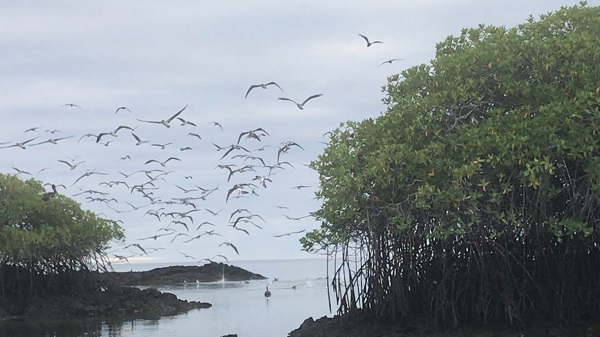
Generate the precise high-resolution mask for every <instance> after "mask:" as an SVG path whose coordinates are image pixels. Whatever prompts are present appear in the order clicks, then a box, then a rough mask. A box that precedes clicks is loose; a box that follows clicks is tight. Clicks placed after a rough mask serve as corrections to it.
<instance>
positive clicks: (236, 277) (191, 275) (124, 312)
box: [0, 263, 266, 321]
mask: <svg viewBox="0 0 600 337" xmlns="http://www.w3.org/2000/svg"><path fill="white" fill-rule="evenodd" d="M223 275H225V277H226V279H227V280H229V281H247V280H260V279H266V277H264V276H262V275H259V274H255V273H252V272H249V271H247V270H244V269H242V268H239V267H235V266H230V265H226V264H223V263H209V264H206V265H204V266H172V267H165V268H157V269H153V270H150V271H144V272H105V273H94V278H95V279H96V280H97V282H98V284H99V285H100V287H99V290H98V291H90V292H88V293H85V294H72V293H66V294H65V293H61V294H56V295H53V296H41V297H40V296H37V297H32V298H31V299H28V300H22V299H21V300H17V299H11V298H10V297H8V298H7V299H6V300H4V301H3V303H2V305H1V306H0V321H3V320H19V321H21V320H30V319H35V318H40V317H43V318H53V317H56V318H68V317H109V316H110V317H128V318H149V317H161V316H172V315H177V314H181V313H185V312H188V311H190V310H192V309H206V308H210V307H211V306H212V305H211V304H210V303H205V302H199V301H187V300H182V299H179V298H177V296H175V295H174V294H171V293H166V292H165V293H163V292H160V291H158V290H156V289H154V288H146V287H152V286H160V285H174V284H184V283H186V282H196V280H198V282H215V281H219V280H221V279H223ZM137 286H141V287H144V289H140V288H138V287H137Z"/></svg>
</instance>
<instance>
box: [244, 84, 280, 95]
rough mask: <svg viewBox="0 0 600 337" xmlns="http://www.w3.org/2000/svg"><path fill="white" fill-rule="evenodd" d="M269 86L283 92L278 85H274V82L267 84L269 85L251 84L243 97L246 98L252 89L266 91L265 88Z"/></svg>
mask: <svg viewBox="0 0 600 337" xmlns="http://www.w3.org/2000/svg"><path fill="white" fill-rule="evenodd" d="M269 85H274V86H276V87H277V88H279V90H281V91H283V89H281V87H280V86H279V84H277V83H275V82H269V83H263V84H253V85H251V86H250V88H248V91H246V96H244V98H246V97H248V94H249V93H250V91H252V89H254V88H263V89H267V86H269Z"/></svg>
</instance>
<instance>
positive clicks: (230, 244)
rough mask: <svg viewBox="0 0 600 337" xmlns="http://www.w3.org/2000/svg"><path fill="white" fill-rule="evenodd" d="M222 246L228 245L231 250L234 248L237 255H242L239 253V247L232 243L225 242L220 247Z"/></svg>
mask: <svg viewBox="0 0 600 337" xmlns="http://www.w3.org/2000/svg"><path fill="white" fill-rule="evenodd" d="M222 245H227V246H229V247H231V248H233V250H235V252H236V253H237V255H240V252H239V251H238V249H237V247H236V246H234V245H233V243H231V242H223V243H221V244H220V245H219V247H221V246H222Z"/></svg>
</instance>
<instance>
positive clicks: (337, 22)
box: [0, 0, 599, 263]
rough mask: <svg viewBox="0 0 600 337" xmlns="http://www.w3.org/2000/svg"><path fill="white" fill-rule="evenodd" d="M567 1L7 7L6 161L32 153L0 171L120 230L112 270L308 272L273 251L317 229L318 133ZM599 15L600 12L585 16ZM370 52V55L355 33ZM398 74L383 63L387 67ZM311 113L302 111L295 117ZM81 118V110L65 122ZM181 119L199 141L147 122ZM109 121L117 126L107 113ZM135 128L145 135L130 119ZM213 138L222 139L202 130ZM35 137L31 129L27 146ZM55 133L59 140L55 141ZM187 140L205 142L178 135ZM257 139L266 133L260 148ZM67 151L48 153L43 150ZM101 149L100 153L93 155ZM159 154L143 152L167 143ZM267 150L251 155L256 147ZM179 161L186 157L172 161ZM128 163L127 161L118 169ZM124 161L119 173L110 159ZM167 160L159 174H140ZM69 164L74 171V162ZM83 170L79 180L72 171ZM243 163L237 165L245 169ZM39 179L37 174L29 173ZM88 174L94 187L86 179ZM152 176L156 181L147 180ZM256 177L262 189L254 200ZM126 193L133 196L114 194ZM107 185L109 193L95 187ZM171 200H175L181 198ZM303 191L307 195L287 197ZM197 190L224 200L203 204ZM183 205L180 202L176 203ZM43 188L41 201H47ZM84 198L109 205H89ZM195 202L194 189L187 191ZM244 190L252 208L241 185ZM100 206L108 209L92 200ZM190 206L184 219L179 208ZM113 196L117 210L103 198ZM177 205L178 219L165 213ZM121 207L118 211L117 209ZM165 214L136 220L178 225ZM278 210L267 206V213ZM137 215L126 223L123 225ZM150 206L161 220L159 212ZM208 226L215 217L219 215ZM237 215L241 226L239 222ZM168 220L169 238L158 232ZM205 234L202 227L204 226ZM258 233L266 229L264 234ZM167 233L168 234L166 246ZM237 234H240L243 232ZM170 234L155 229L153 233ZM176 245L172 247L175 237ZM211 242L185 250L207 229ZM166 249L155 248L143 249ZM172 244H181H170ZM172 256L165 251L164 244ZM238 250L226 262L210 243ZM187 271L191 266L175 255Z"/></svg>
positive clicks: (1, 162)
mask: <svg viewBox="0 0 600 337" xmlns="http://www.w3.org/2000/svg"><path fill="white" fill-rule="evenodd" d="M577 3H578V1H566V0H562V1H558V0H544V1H522V0H494V1H478V0H462V1H460V0H444V1H439V0H437V1H432V0H429V1H428V0H423V1H389V0H388V1H368V2H367V1H309V2H307V1H272V0H263V1H261V0H255V1H211V2H208V1H94V2H91V1H90V2H83V1H43V2H41V1H14V2H7V1H5V2H2V4H0V22H2V24H1V25H0V48H1V50H2V59H1V61H0V79H1V80H0V92H2V95H0V116H1V117H0V121H1V123H0V125H1V126H0V128H1V129H2V133H1V134H0V143H3V142H7V143H6V144H4V145H0V146H9V145H13V144H15V143H16V142H24V141H26V140H28V139H31V138H34V137H38V138H37V139H35V140H33V141H31V142H29V143H28V144H27V146H26V149H21V148H19V147H17V146H13V147H9V148H3V149H0V172H1V173H10V174H16V173H17V171H16V170H15V169H14V168H17V169H19V170H23V171H26V172H29V173H30V175H28V174H26V173H21V174H19V177H20V178H22V179H28V178H30V177H36V178H37V179H39V180H41V181H42V182H43V183H54V184H57V185H59V184H63V185H65V186H66V187H67V188H66V189H64V188H62V187H59V188H58V191H59V193H61V194H64V195H67V196H70V197H73V198H74V199H75V200H76V201H78V202H80V203H81V205H82V207H83V208H84V209H89V210H92V211H95V212H97V213H101V216H103V217H107V218H110V219H114V220H120V221H122V222H123V224H122V226H123V228H124V229H125V232H126V235H127V240H126V243H125V244H124V245H114V247H113V248H112V249H111V250H110V256H111V257H113V255H114V254H117V255H124V256H127V257H129V259H130V260H131V261H136V260H137V261H139V259H140V258H141V257H140V256H134V254H138V253H140V250H139V249H137V248H136V247H129V248H126V249H123V246H125V245H128V244H132V243H139V244H141V245H142V246H143V247H144V248H146V249H148V250H152V248H158V249H159V250H156V251H154V252H152V253H151V254H149V255H147V256H143V258H144V259H146V260H147V261H151V262H173V263H175V262H193V261H194V259H195V260H200V259H204V258H213V257H214V258H215V260H218V261H222V260H223V259H222V258H220V257H215V255H217V254H222V255H224V256H226V257H227V258H229V260H253V259H288V258H307V257H308V258H310V257H316V256H314V255H311V254H308V253H305V252H302V251H301V246H300V244H299V242H298V240H299V238H300V237H301V235H302V234H291V235H289V236H283V237H275V235H281V234H285V233H290V232H295V231H302V230H305V231H307V232H308V231H310V230H312V229H314V228H317V227H318V225H319V224H318V223H317V222H316V221H314V219H312V218H310V217H308V218H304V219H301V220H291V219H288V217H289V218H300V217H304V216H306V215H308V214H309V212H311V211H314V210H316V209H317V208H318V207H319V201H318V200H315V195H314V193H315V191H316V190H317V188H318V179H317V174H316V173H315V172H313V171H312V170H311V169H309V168H308V167H306V166H305V165H306V164H308V163H309V162H310V161H311V160H314V159H316V157H317V156H318V155H319V153H320V152H321V151H322V149H323V147H324V144H323V143H322V142H324V141H325V139H324V138H323V134H324V133H325V132H327V131H329V130H331V129H334V128H335V127H337V126H339V124H340V123H341V122H344V121H347V120H361V119H364V118H368V117H376V116H378V115H379V114H381V113H382V112H383V110H384V106H383V104H382V103H381V99H382V98H383V97H384V96H383V93H382V92H381V87H382V86H383V85H385V83H386V78H387V77H388V76H390V75H392V74H397V73H399V72H400V71H402V70H403V69H406V68H408V67H411V66H415V65H418V64H421V63H427V62H429V61H430V60H431V59H432V58H433V57H434V50H435V45H436V43H438V42H441V41H442V40H444V39H445V38H446V37H447V36H448V35H458V34H460V30H461V29H462V28H470V27H476V26H477V25H478V24H480V23H485V24H493V25H504V26H507V27H513V26H515V25H517V24H519V23H523V22H525V20H526V19H527V18H528V17H529V15H533V16H535V17H536V18H537V17H538V16H539V15H540V14H545V13H547V12H549V11H554V10H557V9H559V8H560V7H561V6H566V5H569V6H570V5H574V4H577ZM588 3H589V4H590V5H598V4H599V1H589V2H588ZM358 34H363V35H365V36H367V37H368V38H369V39H371V40H380V41H383V43H381V44H373V45H372V46H371V47H368V48H367V46H366V42H365V41H364V40H363V39H362V38H361V37H360V36H359V35H358ZM394 58H402V59H405V60H398V61H395V62H393V63H391V64H384V65H382V66H380V67H378V65H380V64H381V63H382V62H384V61H386V60H390V59H394ZM271 81H275V82H276V83H277V84H278V85H279V86H280V87H281V88H282V90H283V91H281V90H280V89H278V88H277V87H276V86H274V85H271V86H268V87H267V89H266V90H263V89H262V88H260V87H258V88H255V89H253V90H252V91H251V92H250V93H249V94H248V97H247V98H244V95H245V94H246V92H247V90H248V89H249V87H250V85H253V84H261V83H268V82H271ZM315 94H322V96H321V97H318V98H315V99H313V100H310V101H309V102H308V103H306V105H305V106H304V110H300V109H298V107H296V105H295V104H294V103H292V102H289V101H282V100H278V98H281V97H287V98H290V99H293V100H295V101H297V102H302V101H303V100H304V99H305V98H307V97H309V96H311V95H315ZM65 104H76V105H77V106H76V107H72V106H64V105H65ZM186 105H187V108H186V109H185V110H184V111H183V112H182V113H181V114H180V115H179V116H178V117H181V118H183V119H184V120H186V121H190V122H192V123H194V124H195V125H196V126H192V125H185V126H181V122H180V121H179V120H177V119H174V120H173V121H172V122H171V123H170V125H171V127H170V128H167V127H165V126H163V125H161V124H155V123H149V122H142V121H139V120H146V121H160V120H165V119H168V118H169V117H171V116H173V115H174V114H175V113H176V112H178V111H179V110H181V109H182V108H183V107H184V106H186ZM119 107H127V108H128V109H129V110H130V111H131V112H130V111H128V110H126V109H121V110H119V111H118V112H117V113H115V111H116V110H117V108H119ZM138 119H139V120H138ZM211 122H218V123H220V124H221V125H222V128H223V131H221V129H220V128H219V127H218V126H216V125H214V124H211ZM121 125H122V126H128V127H131V128H133V129H135V130H134V131H133V133H134V134H135V135H137V136H138V137H139V138H140V139H141V141H147V143H143V144H140V145H136V140H135V139H134V137H133V136H132V135H131V133H132V132H131V131H130V130H128V129H121V130H119V131H118V132H117V137H113V136H111V135H105V136H103V137H101V139H100V142H99V143H96V138H95V137H83V138H81V137H82V136H84V135H86V134H88V133H90V134H93V135H98V134H99V133H102V132H112V131H114V130H115V129H116V128H117V127H118V126H121ZM33 127H38V128H39V129H36V130H35V131H29V132H27V133H25V131H26V130H27V129H29V128H33ZM256 128H262V129H264V130H265V131H266V132H268V134H269V135H265V136H263V137H259V138H260V142H259V141H258V140H256V139H254V138H248V139H247V138H246V137H245V136H244V137H242V138H241V140H240V143H239V145H241V146H243V147H244V148H245V149H247V150H248V151H251V152H249V153H247V152H245V151H244V150H241V149H240V150H234V151H232V152H231V153H230V154H229V155H227V156H226V157H225V158H223V159H220V158H221V157H222V156H223V154H224V153H225V151H226V150H223V151H217V148H216V147H215V146H214V145H213V143H214V144H216V145H219V146H222V147H226V146H229V145H232V144H236V143H237V141H238V138H239V136H240V133H241V132H245V131H249V130H254V129H256ZM52 130H59V131H56V132H54V133H52V132H50V131H52ZM189 133H196V134H198V135H199V136H200V137H201V139H199V138H197V137H195V136H192V135H189ZM258 133H259V134H260V133H261V132H258ZM62 137H72V138H67V139H62V140H59V141H57V144H52V143H44V144H40V145H34V146H31V145H32V144H36V143H39V142H44V141H46V140H48V139H54V138H62ZM107 141H112V142H111V143H108V146H104V145H103V144H102V143H105V142H107ZM284 142H295V143H297V144H298V145H300V146H302V147H303V148H304V150H303V149H301V148H299V147H297V146H291V147H290V149H289V151H287V152H285V151H283V152H282V153H281V154H280V161H282V162H289V163H290V164H291V165H293V168H292V167H290V166H289V165H287V164H284V165H283V169H278V168H274V169H273V170H271V175H270V176H269V169H268V168H265V167H262V163H261V162H260V161H259V160H258V159H246V158H244V157H236V158H232V157H234V156H235V155H250V156H256V157H261V158H262V159H263V160H264V162H265V164H266V165H274V164H276V163H277V154H278V152H280V148H281V147H282V143H284ZM166 143H172V144H170V145H167V146H165V148H164V149H162V148H161V147H159V146H152V144H166ZM263 146H266V147H265V148H262V151H259V150H258V149H260V148H261V147H263ZM186 147H190V148H191V150H184V151H182V150H181V149H182V148H186ZM126 156H129V157H126ZM122 157H123V158H125V159H121V158H122ZM169 157H175V158H177V159H180V160H175V159H173V160H171V161H169V162H167V163H166V164H165V167H163V166H162V165H161V164H160V163H156V162H151V163H149V164H145V163H146V162H147V161H148V160H151V159H155V160H157V161H164V160H166V159H167V158H169ZM73 159H74V161H72V160H73ZM58 160H64V161H67V162H69V163H71V162H72V163H73V165H74V164H76V163H79V162H81V161H84V162H83V163H81V164H80V165H78V166H77V167H75V168H74V169H73V170H70V168H69V166H67V164H65V163H62V162H59V161H58ZM244 160H245V161H244ZM228 164H234V165H237V166H234V167H232V169H234V170H235V169H238V168H241V167H243V166H244V165H254V166H255V167H253V169H254V170H255V171H248V172H242V173H234V174H233V175H232V177H231V180H230V181H229V182H228V181H227V178H228V175H229V172H228V171H227V169H225V168H223V169H220V168H216V166H217V165H228ZM150 169H162V170H164V171H165V172H170V173H168V174H164V175H162V179H160V178H159V179H157V180H155V181H154V187H155V188H156V189H150V188H152V187H153V186H150V185H146V186H145V187H147V188H148V189H147V190H146V191H145V192H146V193H153V194H150V195H149V197H151V198H153V199H154V200H155V203H154V204H152V203H151V199H150V198H148V197H144V196H143V194H142V193H141V192H139V191H133V192H131V188H132V187H133V185H135V184H142V183H144V182H146V181H148V180H149V178H148V177H147V176H146V175H145V174H144V173H141V172H140V173H135V174H133V175H131V176H129V177H128V178H125V177H124V176H123V175H121V174H120V173H119V172H122V173H124V174H127V175H129V174H131V173H133V172H135V171H137V170H150ZM40 170H41V172H39V171H40ZM89 171H94V172H99V173H103V174H105V175H99V174H98V175H90V176H84V177H83V178H81V179H80V180H79V181H78V182H77V183H75V184H74V182H75V181H76V180H77V179H78V178H80V177H81V176H82V175H83V174H84V173H86V172H89ZM159 173H161V172H158V171H157V172H154V173H152V174H151V176H153V177H154V176H156V175H157V174H159ZM255 176H269V179H270V180H271V181H272V182H269V181H266V186H267V187H266V188H264V187H263V186H262V185H261V184H260V182H259V181H257V180H255V181H252V179H253V178H254V177H255ZM111 181H112V182H114V181H124V182H126V183H127V184H128V187H126V186H125V185H124V184H119V183H114V184H113V186H112V187H109V186H108V184H107V183H108V182H111ZM248 182H252V183H254V184H255V185H256V188H255V190H254V191H255V193H256V194H257V195H253V194H252V193H249V194H240V193H241V192H240V191H234V192H233V193H231V195H230V197H229V200H228V201H227V202H226V197H227V193H228V190H229V189H230V188H232V187H233V186H234V185H235V184H239V183H248ZM101 183H104V184H101ZM176 185H178V186H179V187H181V188H183V189H180V188H179V187H177V186H176ZM298 185H304V186H309V187H306V188H294V187H295V186H298ZM198 187H201V188H204V189H214V188H217V187H218V189H217V190H216V191H214V192H213V193H210V194H208V195H205V194H204V193H203V192H201V190H198ZM184 189H185V190H186V191H184ZM47 190H50V188H49V187H47ZM88 190H94V191H98V192H103V193H107V194H106V195H104V196H102V195H100V194H89V193H83V194H80V195H77V196H74V195H75V194H77V193H81V192H84V191H88ZM189 190H194V191H189ZM245 191H247V192H251V189H250V187H247V188H245ZM100 197H104V198H106V199H111V200H110V201H108V200H107V201H101V200H95V201H91V200H90V198H100ZM185 197H191V198H198V197H204V198H205V199H206V200H202V199H194V200H191V199H190V200H189V201H190V202H191V203H194V204H195V205H191V204H187V205H186V204H180V203H178V202H177V200H181V199H174V198H185ZM112 198H114V199H115V200H112ZM174 201H175V203H174ZM126 202H128V203H129V204H131V205H129V204H127V203H126ZM194 206H195V207H196V209H197V211H195V212H192V213H189V215H190V216H192V217H193V223H192V219H189V218H181V219H180V218H178V217H177V215H175V216H174V217H170V216H168V215H162V216H160V217H156V216H153V215H151V214H146V213H147V212H148V211H150V213H152V211H156V212H157V213H158V214H160V213H163V212H164V213H168V212H186V211H190V210H193V209H194ZM278 206H279V207H278ZM133 207H135V208H138V207H139V209H137V210H134V209H133ZM161 208H162V209H161ZM241 208H243V209H247V210H248V211H249V212H250V213H251V214H257V215H260V217H262V218H263V219H264V221H263V220H262V219H260V218H259V217H258V216H254V217H253V218H251V219H246V218H241V219H240V221H244V220H250V221H252V222H254V223H255V224H252V223H243V222H238V224H236V227H233V226H232V225H233V224H232V223H230V220H229V218H230V216H231V214H232V212H234V211H235V210H237V209H241ZM206 209H209V210H211V211H213V212H218V211H219V210H221V209H222V211H221V212H220V213H219V214H218V215H212V214H211V213H210V212H209V211H207V210H206ZM246 215H249V213H247V212H240V213H238V214H236V215H234V216H233V217H232V219H231V221H234V220H235V219H237V218H238V217H239V216H246ZM172 220H179V221H182V222H184V223H186V225H187V226H188V228H189V231H187V230H186V228H185V227H184V225H182V224H181V223H170V222H171V221H172ZM204 221H208V222H210V223H212V224H214V226H212V225H211V224H207V223H205V224H203V225H202V226H200V228H199V229H197V227H198V226H199V225H200V224H201V223H203V222H204ZM259 226H260V227H261V228H259ZM161 228H163V229H162V230H161ZM236 228H238V229H243V230H245V231H247V232H248V233H249V234H246V233H245V232H244V231H242V230H236ZM165 229H166V230H165ZM171 230H174V231H171ZM211 230H214V232H213V234H214V233H218V234H220V236H218V235H208V234H205V235H203V236H201V237H199V238H198V239H194V240H192V241H189V242H184V241H186V240H190V239H192V238H193V237H196V236H198V235H200V234H202V233H204V231H211ZM160 234H169V235H165V236H163V237H159V238H157V239H156V240H154V239H147V240H140V239H143V238H148V237H151V236H153V235H160ZM178 234H181V235H178ZM171 241H172V242H171ZM223 242H228V243H232V244H233V245H234V246H235V247H236V248H237V249H238V251H239V255H238V254H236V252H235V251H234V250H233V248H232V247H230V246H228V245H224V244H222V243H223ZM184 254H185V255H189V256H191V257H193V258H194V259H192V258H191V257H186V256H184Z"/></svg>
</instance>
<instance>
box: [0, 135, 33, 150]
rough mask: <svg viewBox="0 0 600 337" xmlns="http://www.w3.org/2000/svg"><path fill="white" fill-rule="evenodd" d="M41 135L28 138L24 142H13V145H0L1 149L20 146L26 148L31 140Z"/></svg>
mask: <svg viewBox="0 0 600 337" xmlns="http://www.w3.org/2000/svg"><path fill="white" fill-rule="evenodd" d="M39 137H40V136H37V137H35V138H31V139H28V140H26V141H24V142H22V143H14V144H12V145H9V146H3V147H0V149H8V148H9V147H20V148H22V149H23V150H25V144H27V143H29V142H31V141H34V140H36V139H38V138H39Z"/></svg>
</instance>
